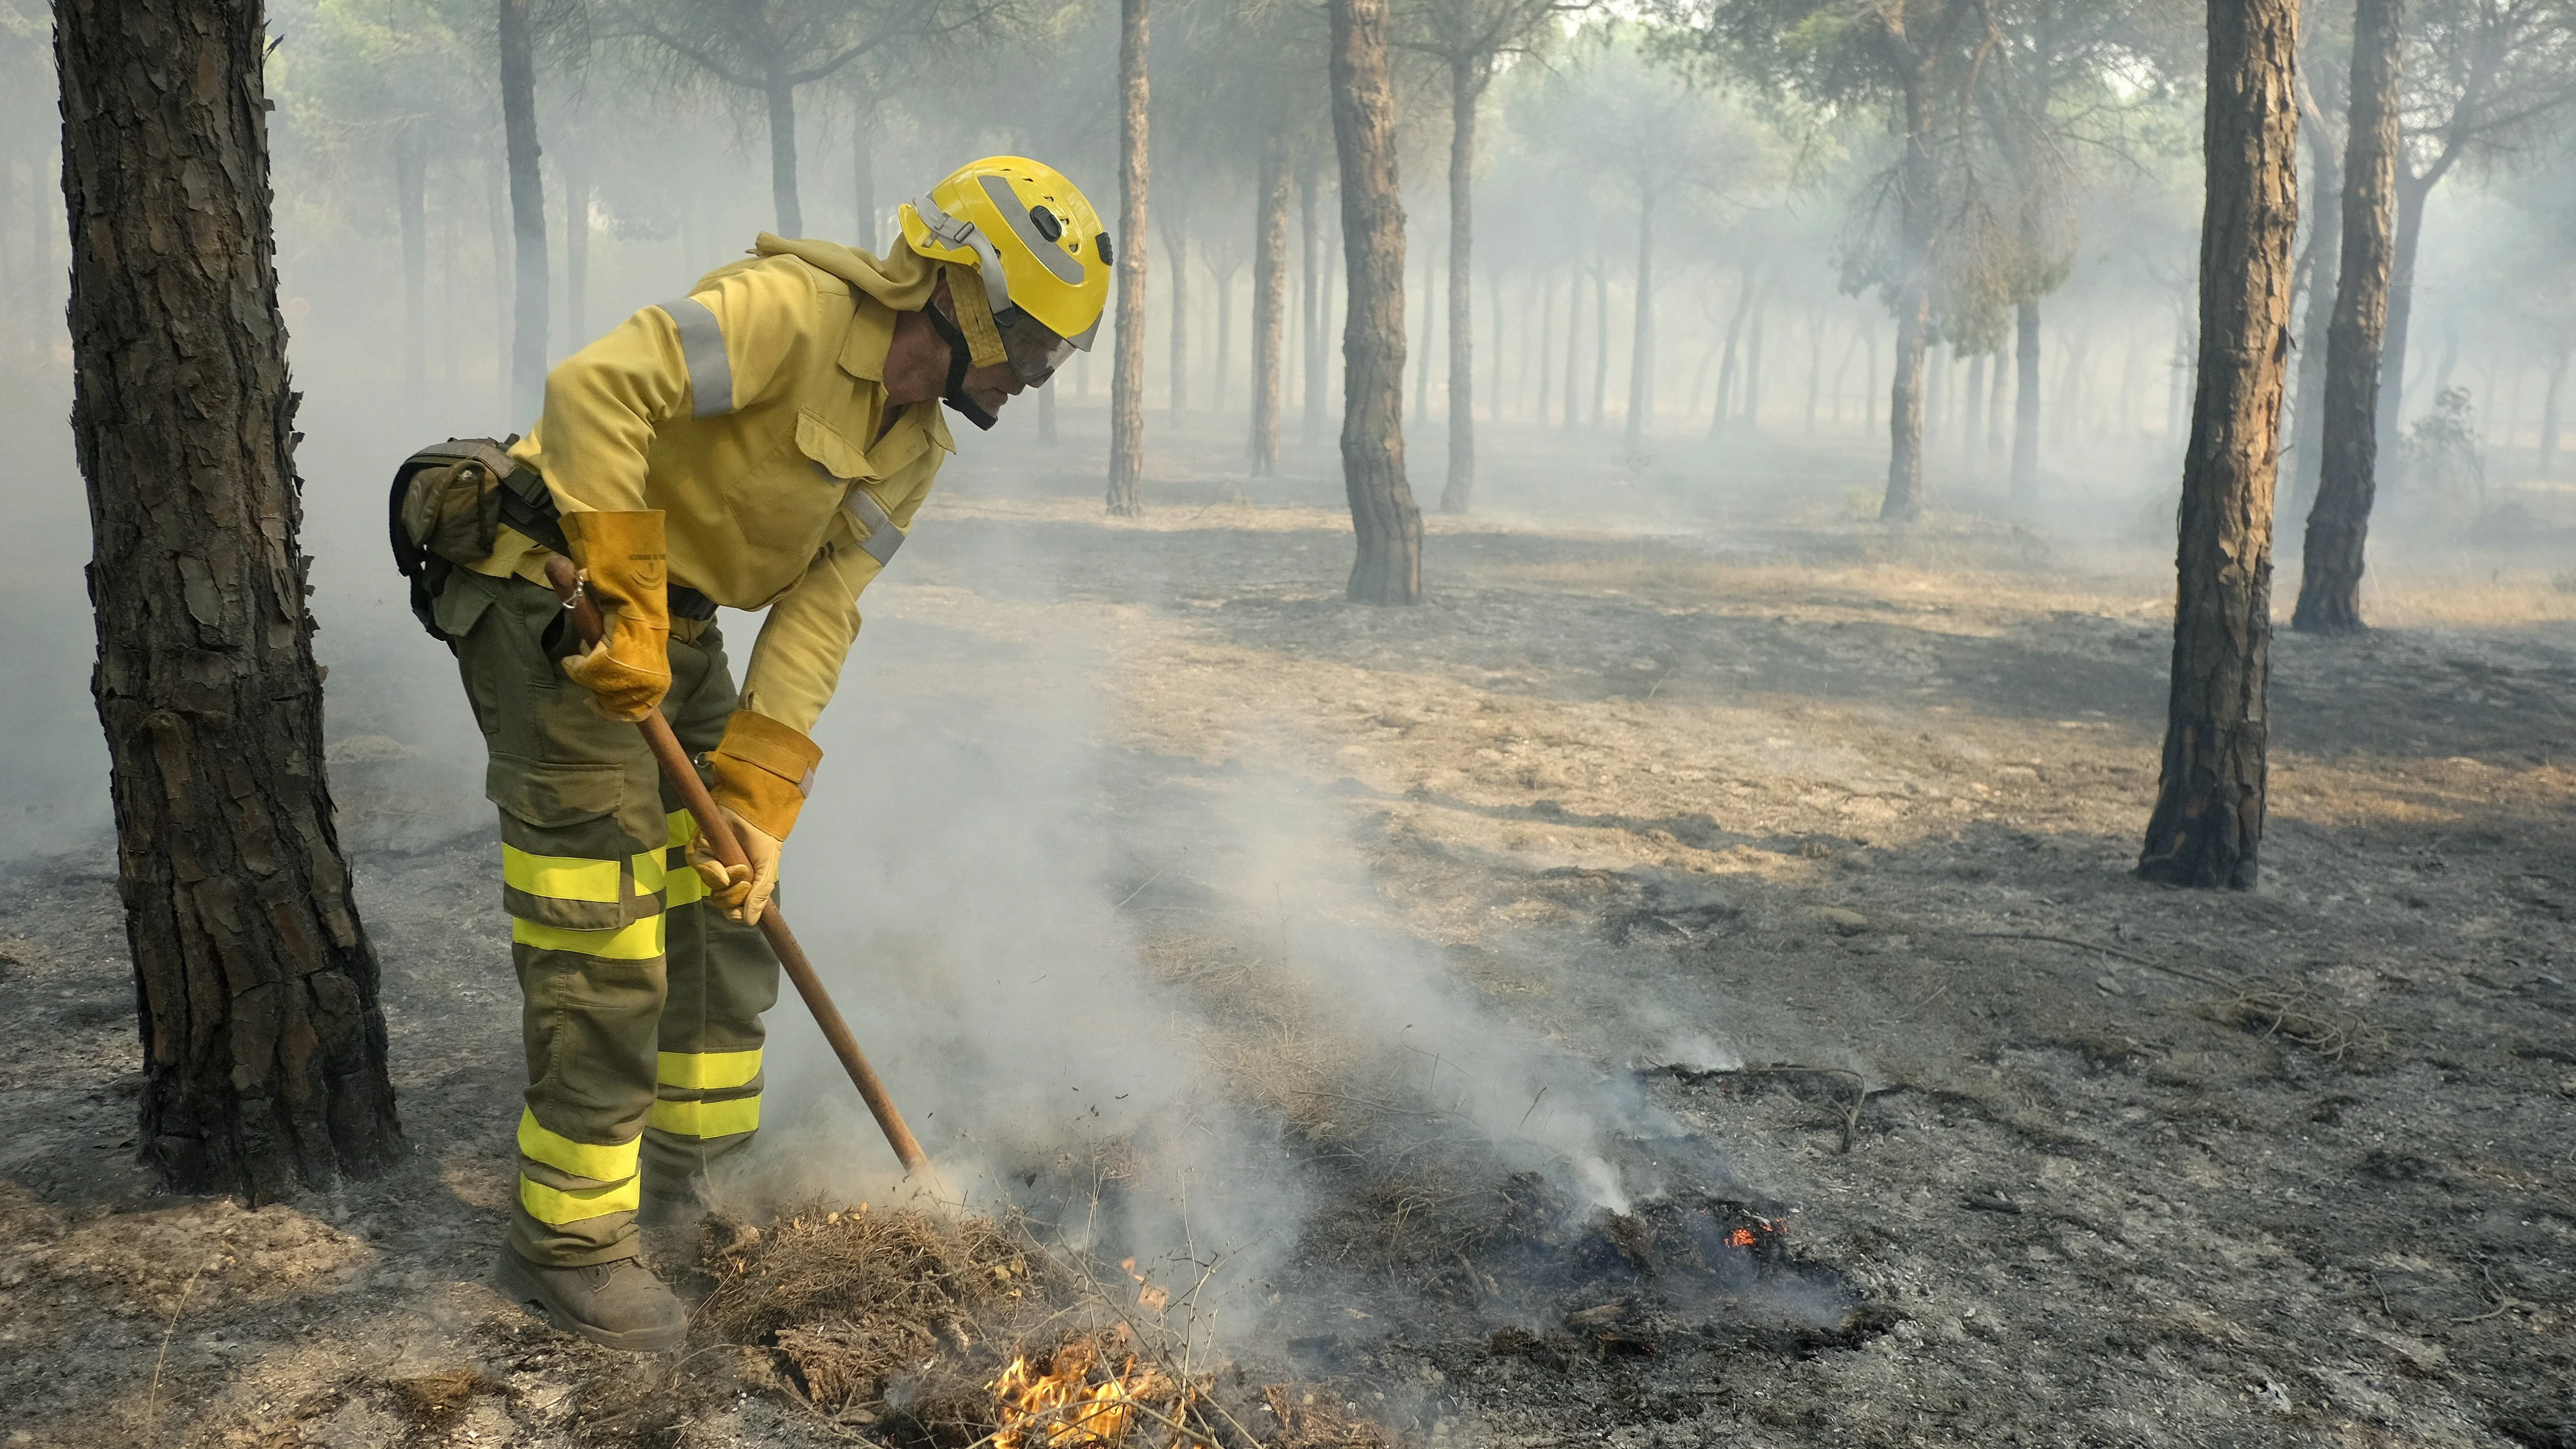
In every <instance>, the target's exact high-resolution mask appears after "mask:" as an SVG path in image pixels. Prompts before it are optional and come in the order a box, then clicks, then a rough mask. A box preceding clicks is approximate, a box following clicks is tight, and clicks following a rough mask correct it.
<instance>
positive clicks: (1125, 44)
mask: <svg viewBox="0 0 2576 1449" xmlns="http://www.w3.org/2000/svg"><path fill="white" fill-rule="evenodd" d="M1150 6H1151V0H1119V4H1118V246H1119V248H1120V256H1119V261H1118V265H1117V269H1116V270H1117V274H1118V296H1117V302H1118V340H1117V353H1116V356H1115V358H1114V359H1113V361H1112V365H1111V367H1110V370H1109V497H1108V508H1109V512H1110V513H1112V514H1114V515H1116V516H1118V517H1121V518H1133V517H1136V516H1137V515H1139V514H1141V513H1143V512H1144V511H1145V183H1146V180H1147V177H1148V172H1147V169H1146V168H1147V153H1146V129H1145V118H1146V105H1145V101H1146V85H1145V52H1146V49H1147V47H1148V44H1149V43H1150V42H1151V40H1152V38H1153V25H1152V21H1153V15H1152V11H1151V8H1150Z"/></svg>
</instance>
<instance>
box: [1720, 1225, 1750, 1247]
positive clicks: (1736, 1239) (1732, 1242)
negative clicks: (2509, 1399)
mask: <svg viewBox="0 0 2576 1449" xmlns="http://www.w3.org/2000/svg"><path fill="white" fill-rule="evenodd" d="M1726 1245H1727V1246H1728V1247H1730V1248H1750V1247H1752V1246H1753V1230H1752V1229H1751V1228H1737V1229H1736V1230H1735V1231H1733V1232H1731V1233H1728V1234H1727V1235H1726Z"/></svg>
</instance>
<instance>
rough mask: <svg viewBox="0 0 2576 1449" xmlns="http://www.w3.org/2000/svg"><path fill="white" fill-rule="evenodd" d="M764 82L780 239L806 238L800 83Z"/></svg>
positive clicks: (773, 72)
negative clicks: (800, 180) (800, 197)
mask: <svg viewBox="0 0 2576 1449" xmlns="http://www.w3.org/2000/svg"><path fill="white" fill-rule="evenodd" d="M520 3H523V4H524V3H525V0H520ZM763 79H764V80H765V82H766V84H764V85H763V86H762V87H761V93H762V95H763V97H764V98H765V99H767V100H768V102H769V199H770V204H771V205H772V206H774V207H775V208H777V212H778V234H779V235H780V236H788V237H796V236H803V235H804V234H805V208H804V207H803V206H802V205H800V204H799V203H798V202H797V199H796V82H794V81H792V80H790V79H788V78H787V75H786V73H785V71H783V70H781V69H779V68H777V67H774V66H773V67H772V68H771V69H770V71H769V73H768V74H767V75H766V76H765V77H764V78H763Z"/></svg>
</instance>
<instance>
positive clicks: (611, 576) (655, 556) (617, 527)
mask: <svg viewBox="0 0 2576 1449" xmlns="http://www.w3.org/2000/svg"><path fill="white" fill-rule="evenodd" d="M563 531H564V542H565V543H566V545H568V546H569V547H570V549H571V551H572V561H573V562H574V563H577V564H579V565H581V570H582V581H583V583H584V584H585V586H586V587H587V588H588V590H589V593H590V596H591V598H592V599H593V600H595V601H596V602H597V603H598V604H599V606H600V609H601V611H602V612H603V613H604V614H605V615H606V620H605V622H606V624H607V628H606V629H605V630H604V631H603V632H602V633H601V635H600V640H599V642H598V643H597V644H595V645H593V646H591V647H590V648H587V649H584V650H583V651H581V652H580V653H578V654H575V655H573V656H572V657H570V658H568V659H566V660H565V661H564V673H566V674H568V675H570V676H571V677H572V680H573V682H574V683H576V684H578V685H580V686H581V687H582V688H584V689H587V690H589V691H590V707H591V708H592V709H594V710H596V711H598V712H599V714H600V715H601V716H602V717H603V718H607V719H616V720H627V721H630V722H631V721H634V720H639V719H642V718H643V717H644V716H646V715H648V714H651V713H652V712H653V711H654V710H655V709H656V708H658V707H659V706H660V705H661V703H662V696H663V695H664V694H666V693H668V692H669V691H670V688H671V597H670V592H669V590H670V583H671V575H670V569H669V565H668V560H667V559H666V558H665V552H666V550H665V548H664V546H663V539H662V511H661V510H660V509H658V508H653V509H642V510H638V511H636V512H632V513H567V514H565V515H563Z"/></svg>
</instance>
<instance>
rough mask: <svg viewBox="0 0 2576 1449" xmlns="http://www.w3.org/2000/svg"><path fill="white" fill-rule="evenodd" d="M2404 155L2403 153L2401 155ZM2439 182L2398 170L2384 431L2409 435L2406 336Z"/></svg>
mask: <svg viewBox="0 0 2576 1449" xmlns="http://www.w3.org/2000/svg"><path fill="white" fill-rule="evenodd" d="M2400 159H2401V161H2402V159H2403V158H2400ZM2432 194H2433V183H2432V182H2431V181H2428V180H2422V179H2419V178H2416V177H2413V176H2410V175H2408V174H2407V173H2406V170H2405V168H2404V167H2403V166H2402V165H2401V166H2400V167H2399V169H2398V173H2397V231H2396V238H2395V245H2394V247H2393V248H2392V249H2391V252H2390V255H2389V261H2388V326H2387V328H2386V329H2385V331H2384V332H2383V333H2382V334H2381V336H2380V343H2379V436H2381V437H2383V438H2391V439H2394V438H2401V437H2403V436H2405V416H2404V414H2405V405H2406V339H2407V335H2408V334H2409V333H2410V332H2411V331H2413V323H2414V319H2415V253H2416V251H2417V249H2418V247H2419V244H2420V243H2421V242H2422V241H2423V239H2424V204H2425V202H2426V201H2428V200H2430V199H2431V197H2432Z"/></svg>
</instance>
